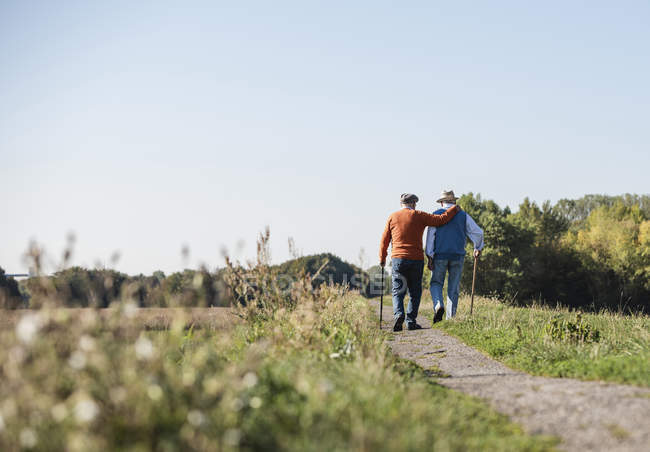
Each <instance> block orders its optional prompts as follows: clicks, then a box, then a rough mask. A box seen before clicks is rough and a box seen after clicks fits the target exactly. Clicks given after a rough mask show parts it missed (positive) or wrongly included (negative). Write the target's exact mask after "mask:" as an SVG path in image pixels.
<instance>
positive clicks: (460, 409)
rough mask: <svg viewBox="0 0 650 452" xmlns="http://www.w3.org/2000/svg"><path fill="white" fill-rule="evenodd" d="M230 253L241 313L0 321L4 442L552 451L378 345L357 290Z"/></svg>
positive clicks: (63, 446)
mask: <svg viewBox="0 0 650 452" xmlns="http://www.w3.org/2000/svg"><path fill="white" fill-rule="evenodd" d="M267 240H268V237H266V238H264V237H262V239H261V246H262V249H261V253H260V255H261V256H262V258H260V260H259V261H258V262H256V263H254V264H252V265H250V266H249V267H246V268H243V267H240V266H238V265H235V264H233V263H230V265H229V281H230V284H231V290H232V291H233V293H234V294H237V296H238V299H239V300H240V302H241V303H242V304H241V305H240V306H238V307H237V308H236V312H237V314H238V315H239V317H240V318H241V319H242V320H241V322H240V323H239V324H237V325H233V327H232V329H230V330H215V329H195V328H193V327H191V326H189V328H188V325H191V324H189V323H188V322H190V318H189V317H188V314H186V313H185V312H184V311H182V310H175V311H174V314H173V319H172V321H171V322H170V324H169V326H168V328H167V329H163V330H146V329H144V328H143V327H142V326H139V325H138V324H137V322H132V321H129V319H132V317H133V316H134V315H136V314H135V312H136V311H135V306H134V304H133V302H131V301H129V300H122V302H121V303H120V305H119V306H118V307H117V308H116V309H113V310H111V311H110V312H109V313H108V314H107V313H103V314H100V313H99V311H98V310H94V309H85V310H76V311H70V310H61V309H58V308H56V307H47V306H48V305H47V304H46V305H45V306H46V307H45V308H44V309H42V310H38V311H33V312H31V313H29V314H27V315H26V316H23V317H21V319H20V320H19V321H18V322H17V324H16V326H15V328H13V329H11V330H5V331H2V333H0V344H1V347H0V378H1V381H2V384H1V385H0V450H19V449H25V450H47V451H51V450H70V451H74V450H160V451H175V450H183V451H187V450H189V451H191V450H300V451H303V450H319V451H320V450H368V451H369V450H423V449H438V450H483V449H489V450H549V449H551V448H552V447H553V445H554V444H555V441H554V440H552V439H546V438H540V437H530V436H527V435H525V434H523V433H522V431H521V430H520V429H519V427H517V426H516V425H513V424H511V423H510V422H508V420H507V419H506V418H504V417H503V416H500V415H498V414H496V413H495V412H494V411H492V410H490V409H488V408H487V407H486V406H485V405H484V404H483V403H481V402H479V401H476V400H474V399H471V398H468V397H465V396H463V395H461V394H458V393H455V392H452V391H449V390H447V389H444V388H442V387H440V386H437V385H435V384H433V383H431V382H430V381H429V380H428V379H427V378H426V376H425V375H424V374H423V373H422V371H421V370H419V369H418V368H416V367H414V366H413V365H410V364H408V363H403V362H400V361H397V360H396V359H395V358H394V357H393V356H392V355H391V354H390V353H389V352H388V351H387V349H386V347H385V345H384V340H385V333H383V332H380V331H378V330H377V329H376V323H375V321H374V319H372V314H371V312H370V311H369V307H368V305H367V303H366V302H365V301H364V299H363V298H361V297H360V296H358V295H356V294H353V293H346V291H345V290H344V289H343V288H341V287H336V286H325V285H323V286H320V288H319V289H318V290H314V289H313V288H312V285H311V284H310V280H309V278H305V279H303V280H302V281H299V282H298V283H295V284H293V285H292V286H291V287H284V288H282V287H274V286H277V281H276V280H274V278H273V275H272V274H270V273H269V266H268V265H267V264H266V262H265V260H264V259H263V255H264V253H263V251H264V249H263V247H264V246H266V245H265V243H266V241H267Z"/></svg>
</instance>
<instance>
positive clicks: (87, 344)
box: [79, 334, 95, 352]
mask: <svg viewBox="0 0 650 452" xmlns="http://www.w3.org/2000/svg"><path fill="white" fill-rule="evenodd" d="M79 348H80V349H81V350H83V351H84V352H92V351H93V350H94V349H95V340H94V339H93V338H92V337H90V336H88V335H87V334H84V335H83V336H81V337H80V338H79Z"/></svg>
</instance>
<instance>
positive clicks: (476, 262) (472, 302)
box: [469, 256, 478, 315]
mask: <svg viewBox="0 0 650 452" xmlns="http://www.w3.org/2000/svg"><path fill="white" fill-rule="evenodd" d="M477 264H478V256H474V275H473V276H472V301H471V303H470V305H469V315H473V314H474V286H475V285H476V266H477Z"/></svg>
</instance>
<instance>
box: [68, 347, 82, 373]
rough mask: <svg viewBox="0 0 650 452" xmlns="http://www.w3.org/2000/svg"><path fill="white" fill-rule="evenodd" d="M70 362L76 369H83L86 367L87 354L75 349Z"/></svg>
mask: <svg viewBox="0 0 650 452" xmlns="http://www.w3.org/2000/svg"><path fill="white" fill-rule="evenodd" d="M68 364H69V365H70V367H72V368H73V369H75V370H81V369H83V368H84V367H86V355H85V354H84V353H83V352H80V351H79V350H75V351H74V352H73V353H72V355H70V358H69V359H68Z"/></svg>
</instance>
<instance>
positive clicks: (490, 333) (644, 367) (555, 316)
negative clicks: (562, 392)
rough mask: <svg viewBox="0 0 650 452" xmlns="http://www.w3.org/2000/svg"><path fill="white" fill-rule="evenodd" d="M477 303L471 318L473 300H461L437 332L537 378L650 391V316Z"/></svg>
mask: <svg viewBox="0 0 650 452" xmlns="http://www.w3.org/2000/svg"><path fill="white" fill-rule="evenodd" d="M474 302H475V305H474V315H473V316H472V317H470V316H469V305H470V299H469V297H468V296H463V297H461V299H460V301H459V311H458V316H457V318H456V319H455V320H452V321H443V322H441V323H438V324H437V327H438V328H441V329H443V330H444V331H446V332H448V333H450V334H452V335H454V336H457V337H458V338H460V339H462V340H463V342H465V343H466V344H468V345H472V346H474V347H476V348H478V349H479V350H481V351H483V352H484V353H486V354H488V355H490V356H492V357H494V358H496V359H498V360H500V361H502V362H503V363H505V364H507V365H508V366H510V367H512V368H515V369H520V370H524V371H526V372H528V373H531V374H534V375H546V376H553V377H572V378H579V379H583V380H603V381H611V382H618V383H627V384H635V385H640V386H650V318H649V317H648V316H644V315H640V314H634V315H623V314H617V313H611V312H601V313H598V314H593V313H581V314H578V313H577V312H570V311H568V310H566V309H549V308H545V307H539V306H530V307H526V308H521V307H514V306H508V305H507V304H504V303H500V302H499V301H498V300H494V299H489V298H483V297H477V298H476V299H475V300H474ZM430 303H431V302H430V301H429V302H428V303H426V311H425V312H427V315H431V312H430Z"/></svg>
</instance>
